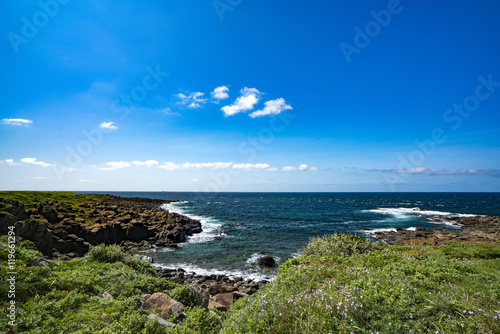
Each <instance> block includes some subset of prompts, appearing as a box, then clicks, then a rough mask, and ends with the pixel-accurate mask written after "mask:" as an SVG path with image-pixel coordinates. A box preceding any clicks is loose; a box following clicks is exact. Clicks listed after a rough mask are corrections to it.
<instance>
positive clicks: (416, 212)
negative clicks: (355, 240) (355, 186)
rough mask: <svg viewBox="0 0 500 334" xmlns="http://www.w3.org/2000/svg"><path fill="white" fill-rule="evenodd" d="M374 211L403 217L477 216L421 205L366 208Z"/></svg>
mask: <svg viewBox="0 0 500 334" xmlns="http://www.w3.org/2000/svg"><path fill="white" fill-rule="evenodd" d="M366 211H368V212H373V213H381V214H387V215H393V216H396V217H401V218H408V217H411V216H448V217H450V216H454V217H476V216H477V215H474V214H466V213H452V212H447V211H436V210H425V209H420V208H419V207H414V208H378V209H372V210H366Z"/></svg>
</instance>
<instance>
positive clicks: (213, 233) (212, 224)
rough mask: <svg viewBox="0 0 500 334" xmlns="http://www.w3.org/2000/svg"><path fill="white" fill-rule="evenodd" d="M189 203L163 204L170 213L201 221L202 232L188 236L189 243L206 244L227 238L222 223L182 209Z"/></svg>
mask: <svg viewBox="0 0 500 334" xmlns="http://www.w3.org/2000/svg"><path fill="white" fill-rule="evenodd" d="M186 203H188V202H185V201H184V202H172V203H168V204H163V205H162V208H163V209H164V210H167V211H169V212H175V213H178V214H180V215H183V216H187V217H189V218H191V219H195V220H199V221H200V223H201V228H202V232H201V233H195V234H193V235H192V236H186V239H187V242H188V243H204V242H209V241H212V240H215V239H216V238H219V237H222V236H225V235H226V234H225V233H223V232H221V227H222V225H223V223H222V222H220V221H218V220H217V219H214V218H211V217H202V216H197V215H193V214H190V213H188V212H186V210H184V209H183V208H182V204H186ZM182 245H183V244H181V246H182Z"/></svg>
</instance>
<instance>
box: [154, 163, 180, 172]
mask: <svg viewBox="0 0 500 334" xmlns="http://www.w3.org/2000/svg"><path fill="white" fill-rule="evenodd" d="M158 168H163V169H166V170H176V169H179V168H180V166H179V165H177V164H176V163H173V162H165V163H163V165H161V166H158Z"/></svg>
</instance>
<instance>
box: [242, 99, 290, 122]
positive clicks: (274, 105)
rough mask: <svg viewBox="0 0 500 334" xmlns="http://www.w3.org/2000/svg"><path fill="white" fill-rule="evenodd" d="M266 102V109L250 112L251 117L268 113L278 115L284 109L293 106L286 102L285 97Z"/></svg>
mask: <svg viewBox="0 0 500 334" xmlns="http://www.w3.org/2000/svg"><path fill="white" fill-rule="evenodd" d="M264 104H265V107H264V109H262V110H256V111H254V112H252V113H251V114H250V117H252V118H255V117H262V116H267V115H278V114H281V113H282V112H283V111H284V110H289V109H292V106H290V105H288V104H286V102H285V99H283V98H279V99H276V100H271V101H267V102H265V103H264Z"/></svg>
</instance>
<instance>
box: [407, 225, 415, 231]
mask: <svg viewBox="0 0 500 334" xmlns="http://www.w3.org/2000/svg"><path fill="white" fill-rule="evenodd" d="M406 230H407V231H416V230H417V228H416V227H414V226H412V227H408V228H407V229H406Z"/></svg>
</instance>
